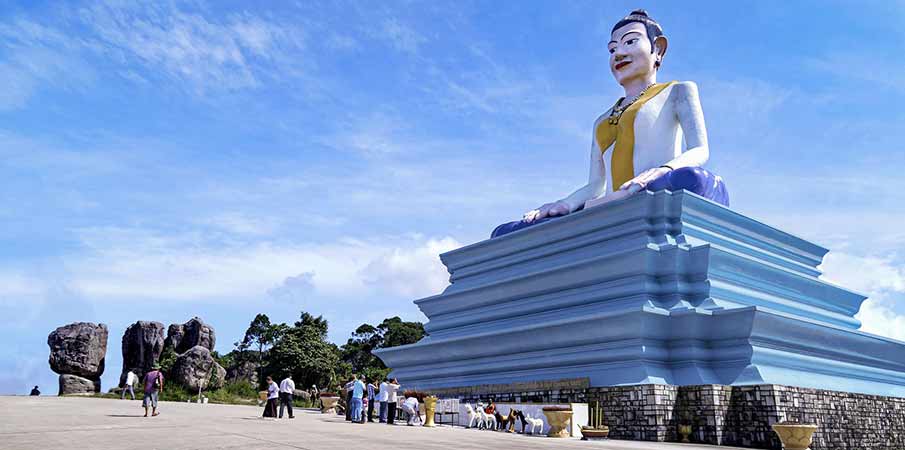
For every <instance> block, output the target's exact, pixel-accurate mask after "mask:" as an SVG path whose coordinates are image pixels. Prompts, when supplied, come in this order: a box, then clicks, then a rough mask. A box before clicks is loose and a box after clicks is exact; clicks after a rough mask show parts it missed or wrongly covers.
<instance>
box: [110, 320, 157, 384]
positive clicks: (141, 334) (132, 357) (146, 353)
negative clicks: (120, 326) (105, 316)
mask: <svg viewBox="0 0 905 450" xmlns="http://www.w3.org/2000/svg"><path fill="white" fill-rule="evenodd" d="M163 342H164V339H163V324H162V323H160V322H148V321H144V320H139V321H138V322H135V323H133V324H132V325H129V328H126V332H125V333H123V370H122V373H121V375H120V377H119V384H120V385H122V384H124V383H125V382H126V373H128V372H129V370H131V371H133V372H135V374H136V375H138V376H139V377H142V376H144V374H145V373H147V372H149V371H150V370H151V367H153V366H154V363H156V362H157V361H158V360H159V359H160V354H161V353H162V352H163Z"/></svg>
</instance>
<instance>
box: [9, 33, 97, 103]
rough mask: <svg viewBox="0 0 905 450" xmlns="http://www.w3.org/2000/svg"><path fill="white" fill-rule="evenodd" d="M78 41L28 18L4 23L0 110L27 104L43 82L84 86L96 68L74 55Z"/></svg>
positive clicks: (64, 85) (62, 86)
mask: <svg viewBox="0 0 905 450" xmlns="http://www.w3.org/2000/svg"><path fill="white" fill-rule="evenodd" d="M77 45H78V41H76V40H72V39H69V38H67V37H66V36H65V35H64V34H62V33H60V32H59V31H57V30H54V29H52V28H49V27H45V26H43V25H40V24H37V23H34V22H30V21H27V20H24V19H18V20H14V21H11V22H10V23H7V24H0V60H2V62H0V86H2V89H0V111H3V110H14V109H19V108H22V107H24V106H25V105H26V104H27V103H28V101H29V100H30V99H31V97H32V96H34V95H36V94H37V93H38V92H39V91H40V89H41V87H42V86H45V85H46V86H54V87H57V88H61V89H67V90H75V89H81V88H83V87H84V86H85V85H87V84H88V83H90V82H91V81H93V80H94V78H95V72H94V70H93V69H92V68H91V67H89V66H88V65H87V64H85V63H84V62H83V61H81V60H80V59H79V58H78V57H77V56H75V55H74V51H75V48H76V47H77Z"/></svg>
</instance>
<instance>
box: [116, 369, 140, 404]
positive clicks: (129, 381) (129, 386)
mask: <svg viewBox="0 0 905 450" xmlns="http://www.w3.org/2000/svg"><path fill="white" fill-rule="evenodd" d="M136 379H138V376H137V375H135V372H133V371H131V370H130V371H129V373H127V374H126V384H125V385H124V386H123V395H122V397H120V399H122V400H125V399H126V391H129V395H131V396H132V400H135V390H134V386H135V380H136Z"/></svg>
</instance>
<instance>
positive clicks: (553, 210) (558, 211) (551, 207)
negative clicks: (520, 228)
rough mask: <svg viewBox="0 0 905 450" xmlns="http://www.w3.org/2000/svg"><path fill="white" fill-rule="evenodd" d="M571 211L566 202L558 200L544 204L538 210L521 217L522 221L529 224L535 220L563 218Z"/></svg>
mask: <svg viewBox="0 0 905 450" xmlns="http://www.w3.org/2000/svg"><path fill="white" fill-rule="evenodd" d="M571 210H572V208H570V207H569V205H568V204H567V203H566V202H564V201H562V200H558V201H555V202H553V203H546V204H544V205H543V206H541V207H540V208H537V209H532V210H531V211H528V212H526V213H525V215H524V216H523V217H522V220H524V221H525V222H529V223H530V222H534V221H535V220H540V219H543V218H544V217H555V216H564V215H566V214H569V213H570V212H571Z"/></svg>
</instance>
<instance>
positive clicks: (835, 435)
mask: <svg viewBox="0 0 905 450" xmlns="http://www.w3.org/2000/svg"><path fill="white" fill-rule="evenodd" d="M431 392H432V393H434V394H435V395H438V396H440V397H444V398H452V397H454V398H459V399H461V400H462V401H463V402H470V403H476V402H478V401H485V402H486V401H487V400H491V399H492V400H493V401H495V402H497V403H545V404H566V403H588V405H589V407H591V408H593V407H594V406H595V404H597V403H598V402H599V404H600V406H601V408H602V409H603V415H604V423H605V424H606V425H607V426H608V427H610V437H611V438H613V439H628V440H640V441H658V442H676V441H678V440H679V436H678V433H677V430H678V425H680V424H691V425H692V435H691V436H690V440H691V441H692V442H697V443H705V444H712V445H727V446H737V447H748V448H759V449H770V450H781V449H782V445H781V444H780V442H779V439H778V438H777V436H776V434H775V433H774V432H773V430H772V428H771V427H772V425H773V424H775V423H777V422H781V421H784V420H791V421H797V422H800V423H814V424H817V426H818V429H817V432H816V433H815V435H814V443H813V444H812V445H811V450H905V398H897V397H883V396H877V395H866V394H855V393H849V392H839V391H828V390H822V389H809V388H800V387H791V386H779V385H756V386H723V385H712V384H711V385H699V386H669V385H659V384H648V385H636V386H609V387H589V386H588V380H587V379H570V380H557V381H543V382H533V383H518V384H512V385H483V386H470V387H463V388H451V389H444V390H432V391H431Z"/></svg>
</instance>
